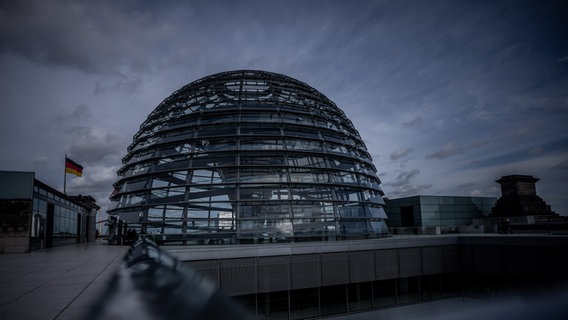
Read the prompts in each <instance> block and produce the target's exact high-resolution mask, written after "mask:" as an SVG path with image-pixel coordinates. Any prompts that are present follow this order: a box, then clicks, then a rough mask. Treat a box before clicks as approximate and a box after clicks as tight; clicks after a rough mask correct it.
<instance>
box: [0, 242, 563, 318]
mask: <svg viewBox="0 0 568 320" xmlns="http://www.w3.org/2000/svg"><path fill="white" fill-rule="evenodd" d="M496 237H502V238H504V239H501V240H498V239H496ZM460 238H461V241H466V242H469V241H483V240H488V241H495V240H498V241H499V242H501V241H505V242H512V243H518V242H520V243H527V242H530V243H532V244H533V245H536V246H538V244H539V243H540V241H545V240H546V239H548V240H552V239H551V238H560V239H556V240H554V241H558V240H560V242H561V243H563V244H564V245H565V244H566V242H567V241H568V237H567V236H552V235H544V234H527V235H491V234H483V235H482V234H477V235H464V234H460V235H457V234H456V235H438V236H424V235H423V236H393V237H389V238H385V239H373V240H354V241H337V242H335V241H334V242H312V243H306V242H302V243H295V244H264V245H261V246H258V245H225V246H224V245H202V246H192V247H181V246H164V247H162V248H164V249H166V250H167V251H169V252H170V253H172V254H173V255H174V256H176V257H177V258H178V259H180V260H182V261H183V260H195V259H197V260H199V259H211V258H235V257H239V256H242V255H250V254H252V255H253V256H263V255H264V256H266V255H282V254H284V255H287V254H301V253H314V252H321V251H330V250H331V251H334V250H365V249H380V248H387V247H395V248H396V247H406V246H416V245H418V246H424V245H426V246H427V245H435V244H438V245H440V244H441V245H444V244H445V245H447V244H454V243H458V241H460V240H459V239H460ZM539 239H540V240H539ZM128 248H129V247H128V246H109V245H106V244H104V243H103V242H97V243H89V244H87V245H85V244H81V245H71V246H64V247H56V248H51V249H47V250H45V251H34V252H31V253H21V254H3V255H0V320H2V319H54V320H55V319H57V320H62V319H78V318H81V317H82V316H84V315H85V314H86V312H88V310H89V307H90V306H91V305H92V304H93V303H94V302H95V301H96V299H97V297H99V296H100V294H101V291H102V290H103V289H104V288H105V287H106V285H107V283H108V281H109V279H110V277H111V276H112V274H113V273H114V272H115V271H116V270H117V268H118V266H119V265H120V263H121V262H122V258H123V257H124V255H125V254H126V252H127V250H128Z"/></svg>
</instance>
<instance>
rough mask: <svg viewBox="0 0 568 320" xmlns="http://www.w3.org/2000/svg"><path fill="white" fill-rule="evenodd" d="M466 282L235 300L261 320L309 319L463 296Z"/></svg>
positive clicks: (375, 285)
mask: <svg viewBox="0 0 568 320" xmlns="http://www.w3.org/2000/svg"><path fill="white" fill-rule="evenodd" d="M462 278H463V276H462V275H461V274H458V273H447V274H436V275H428V276H419V277H411V278H400V279H390V280H381V281H370V282H361V283H351V284H347V285H335V286H325V287H319V288H308V289H298V290H290V291H278V292H271V293H258V294H249V295H243V296H235V297H232V298H233V299H235V300H236V301H238V302H239V303H240V304H241V305H242V306H244V307H246V308H247V309H248V310H249V311H250V312H252V313H253V314H257V315H258V316H260V317H261V318H266V319H306V318H316V317H322V316H332V315H340V314H344V313H349V312H358V311H369V310H373V309H380V308H387V307H394V306H398V305H404V304H409V303H419V302H425V301H431V300H436V299H442V298H449V297H456V296H461V295H462V294H463V287H462Z"/></svg>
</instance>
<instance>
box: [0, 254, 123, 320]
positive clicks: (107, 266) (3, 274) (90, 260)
mask: <svg viewBox="0 0 568 320" xmlns="http://www.w3.org/2000/svg"><path fill="white" fill-rule="evenodd" d="M127 249H128V247H126V246H123V247H120V246H108V245H104V244H102V243H89V244H87V245H84V244H82V245H71V246H63V247H56V248H50V249H47V250H45V251H34V252H31V253H20V254H4V255H0V319H58V320H61V319H80V318H81V317H83V316H84V314H85V313H86V312H87V311H88V308H89V307H90V306H91V304H92V303H93V301H94V300H96V298H97V297H98V295H99V294H100V291H101V290H102V289H104V288H105V286H106V284H107V282H108V280H109V278H110V277H111V276H112V274H113V272H114V271H115V270H116V268H117V266H118V265H119V264H120V263H121V262H122V257H123V256H124V254H125V253H126V251H127Z"/></svg>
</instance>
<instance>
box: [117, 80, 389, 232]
mask: <svg viewBox="0 0 568 320" xmlns="http://www.w3.org/2000/svg"><path fill="white" fill-rule="evenodd" d="M118 175H119V180H118V181H117V182H116V183H115V192H114V193H113V195H112V196H111V200H113V201H114V203H113V205H112V206H111V208H110V209H109V211H108V212H109V214H111V215H115V216H117V217H118V218H119V219H120V220H122V221H125V222H126V223H128V227H129V228H137V229H138V231H139V232H142V233H144V234H153V235H155V236H156V237H157V239H160V238H161V239H162V240H163V241H170V240H171V241H174V240H176V241H177V240H182V241H184V242H186V243H204V242H210V241H220V242H223V243H227V242H228V243H245V242H251V241H255V242H259V241H311V240H324V239H349V238H369V237H377V236H381V235H384V234H385V233H386V232H387V228H386V225H385V223H384V220H385V219H387V216H386V214H385V212H384V210H383V207H384V202H383V199H382V196H383V195H384V194H383V192H382V191H381V189H380V187H379V184H380V180H379V178H378V177H377V174H376V169H375V167H374V166H373V164H372V160H371V157H370V155H369V153H368V151H367V149H366V147H365V144H364V143H363V141H362V139H361V137H360V135H359V133H358V132H357V130H356V129H355V128H354V126H353V123H352V122H351V121H350V120H349V119H347V117H346V116H345V114H344V113H343V111H341V110H340V109H339V108H338V107H337V106H336V105H335V104H334V103H333V102H332V101H331V100H329V99H328V98H327V97H326V96H324V95H323V94H322V93H320V92H318V91H317V90H315V89H314V88H312V87H310V86H308V85H307V84H305V83H303V82H300V81H298V80H295V79H293V78H290V77H287V76H284V75H281V74H276V73H271V72H265V71H250V70H240V71H230V72H223V73H218V74H214V75H211V76H208V77H205V78H202V79H200V80H197V81H194V82H192V83H190V84H188V85H186V86H184V87H183V88H181V89H179V90H178V91H176V92H174V93H173V94H172V95H171V96H169V97H168V98H166V99H165V100H164V101H163V102H162V103H160V105H158V107H157V108H156V109H155V110H154V111H152V113H150V115H149V116H148V118H147V119H146V121H144V123H142V125H141V126H140V131H138V133H136V134H135V135H134V141H133V143H132V144H131V145H130V146H129V147H128V153H127V155H126V156H125V157H124V158H123V166H122V168H121V169H120V170H119V171H118Z"/></svg>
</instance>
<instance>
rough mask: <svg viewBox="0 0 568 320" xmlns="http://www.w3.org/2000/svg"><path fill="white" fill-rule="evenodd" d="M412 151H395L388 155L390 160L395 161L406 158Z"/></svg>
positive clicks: (409, 149) (410, 149)
mask: <svg viewBox="0 0 568 320" xmlns="http://www.w3.org/2000/svg"><path fill="white" fill-rule="evenodd" d="M412 151H413V149H412V148H408V149H401V150H396V151H395V152H393V153H392V154H391V155H390V158H391V160H393V161H396V160H400V159H402V158H404V157H406V156H408V155H409V154H410V153H411V152H412Z"/></svg>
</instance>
